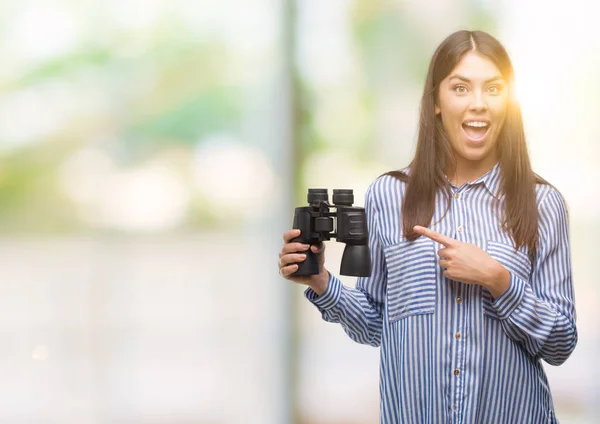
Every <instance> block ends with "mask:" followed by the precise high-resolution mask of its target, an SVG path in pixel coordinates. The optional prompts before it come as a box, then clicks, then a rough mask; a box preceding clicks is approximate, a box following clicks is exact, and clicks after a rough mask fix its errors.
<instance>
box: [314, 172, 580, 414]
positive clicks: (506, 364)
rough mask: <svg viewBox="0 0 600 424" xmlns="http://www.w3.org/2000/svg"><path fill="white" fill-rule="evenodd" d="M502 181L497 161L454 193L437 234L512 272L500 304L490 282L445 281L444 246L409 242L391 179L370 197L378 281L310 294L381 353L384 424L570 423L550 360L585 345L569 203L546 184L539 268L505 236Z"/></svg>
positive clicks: (396, 184)
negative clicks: (557, 408)
mask: <svg viewBox="0 0 600 424" xmlns="http://www.w3.org/2000/svg"><path fill="white" fill-rule="evenodd" d="M499 177H500V167H499V164H498V163H497V164H496V165H495V166H494V168H492V169H491V170H490V171H489V172H487V173H486V174H485V175H483V176H482V177H480V178H479V179H477V180H476V181H473V182H470V183H465V184H463V185H462V186H460V187H455V186H452V203H451V207H450V209H449V210H448V212H447V213H446V215H445V216H443V215H444V212H445V211H446V206H447V200H446V198H445V196H443V195H442V194H441V193H440V194H439V195H438V196H437V199H436V206H435V211H434V216H433V220H432V223H435V224H434V225H432V226H430V228H431V229H433V230H435V231H437V232H439V233H441V234H444V235H446V236H449V237H452V238H454V239H456V240H459V241H463V242H468V243H473V244H475V245H476V246H478V247H479V248H481V249H482V250H484V251H485V252H487V253H488V254H489V255H490V256H491V257H492V258H494V259H495V260H497V261H498V262H500V263H501V264H502V265H503V266H504V267H505V268H506V269H507V270H508V271H509V272H510V275H511V277H510V286H509V288H508V289H507V290H506V291H505V292H504V293H502V294H501V295H500V296H499V297H498V298H497V299H493V298H492V296H491V295H490V293H489V291H488V290H487V289H486V288H484V287H483V286H480V285H474V284H463V283H460V282H456V281H453V280H451V279H448V278H446V277H444V276H443V269H442V268H441V267H440V265H439V263H438V257H437V253H436V252H437V251H438V250H439V249H440V248H442V247H443V246H442V245H440V244H438V243H436V242H434V241H432V240H430V239H428V238H426V237H419V238H418V239H417V240H416V241H414V242H408V241H407V240H406V239H405V237H404V236H403V234H402V220H401V216H400V211H401V205H402V198H403V195H404V191H405V183H403V182H401V181H399V180H397V179H395V178H393V177H391V176H382V177H379V178H378V179H377V180H376V181H375V182H373V183H372V184H371V185H370V186H369V188H368V190H367V192H366V196H365V210H366V214H367V221H368V228H369V247H370V249H371V259H372V265H373V271H372V273H371V276H370V277H365V278H363V277H359V278H358V279H357V282H356V288H350V287H347V286H344V285H343V284H342V283H341V282H340V280H339V279H338V278H337V277H336V276H334V275H333V274H330V279H329V285H328V287H327V290H326V291H325V293H323V294H322V295H321V296H318V295H317V294H316V293H315V292H314V291H313V290H312V289H310V288H309V289H307V290H306V292H305V296H306V297H307V298H308V299H309V300H310V301H311V302H312V303H313V304H314V305H316V307H317V308H318V309H319V310H320V311H321V313H322V317H323V319H324V320H326V321H328V322H335V323H340V324H341V325H342V327H343V329H344V331H345V332H346V333H347V335H348V336H349V337H350V338H351V339H352V340H354V341H356V342H358V343H363V344H369V345H372V346H375V347H379V346H380V347H381V350H380V358H381V362H380V383H379V387H380V396H381V409H380V422H381V423H384V424H398V423H411V424H412V423H419V424H421V423H468V424H470V423H486V424H487V423H494V424H501V423H557V422H558V420H557V419H556V416H555V413H554V406H553V402H552V395H551V393H550V387H549V385H548V380H547V378H546V374H545V372H544V369H543V367H542V363H541V359H543V360H545V361H546V362H547V363H549V364H551V365H560V364H562V363H563V362H564V361H565V360H566V359H567V358H568V357H569V355H570V354H571V352H572V351H573V349H574V348H575V345H576V343H577V330H576V326H575V319H576V316H575V303H574V293H573V283H572V276H571V258H570V249H569V234H568V220H567V211H566V206H565V203H564V201H563V199H562V197H561V195H560V194H559V193H558V192H557V190H556V189H554V188H553V187H552V186H549V185H542V184H538V185H537V186H536V197H537V206H538V210H539V224H538V225H539V245H538V249H537V254H536V258H535V260H534V263H532V262H531V261H530V259H529V255H528V251H527V248H526V247H523V248H519V250H517V251H515V249H514V243H513V241H512V238H511V237H510V236H509V235H507V234H506V233H505V232H504V231H503V230H502V228H501V225H500V221H499V218H498V216H497V215H498V209H497V208H496V207H495V203H494V201H496V200H497V201H500V202H501V204H503V203H502V202H503V196H502V195H501V193H500V178H499ZM501 209H502V208H501Z"/></svg>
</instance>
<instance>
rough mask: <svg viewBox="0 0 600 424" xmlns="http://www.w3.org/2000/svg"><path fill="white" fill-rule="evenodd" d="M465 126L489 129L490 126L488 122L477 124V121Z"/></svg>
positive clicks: (467, 123)
mask: <svg viewBox="0 0 600 424" xmlns="http://www.w3.org/2000/svg"><path fill="white" fill-rule="evenodd" d="M465 125H467V126H469V127H487V126H488V124H487V122H477V121H471V122H466V123H465Z"/></svg>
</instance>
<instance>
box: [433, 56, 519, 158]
mask: <svg viewBox="0 0 600 424" xmlns="http://www.w3.org/2000/svg"><path fill="white" fill-rule="evenodd" d="M507 104H508V86H507V83H506V81H505V80H504V79H503V78H502V74H501V73H500V70H499V69H498V67H497V66H496V65H495V64H494V62H492V61H491V60H490V59H488V58H487V57H486V56H484V55H482V54H480V53H477V52H475V51H470V52H468V53H466V54H465V55H464V56H463V57H462V59H461V60H460V62H459V63H458V64H457V65H456V67H455V68H454V69H453V70H452V72H450V74H449V75H448V76H447V77H446V78H445V79H444V80H442V82H441V84H440V88H439V99H438V102H437V105H436V107H435V113H436V114H437V115H439V116H441V119H442V123H443V126H444V130H445V131H446V134H447V136H448V138H449V140H450V143H451V145H452V150H453V151H454V154H455V156H456V159H457V162H458V164H459V166H465V165H466V166H470V165H471V166H477V167H479V166H489V168H491V167H492V166H493V165H494V164H495V163H496V161H497V153H496V142H497V140H498V135H499V134H500V130H501V129H502V125H503V124H504V119H505V117H506V109H507Z"/></svg>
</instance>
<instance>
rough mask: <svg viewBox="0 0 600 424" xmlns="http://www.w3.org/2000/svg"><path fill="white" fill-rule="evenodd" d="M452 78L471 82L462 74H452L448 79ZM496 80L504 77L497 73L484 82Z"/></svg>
mask: <svg viewBox="0 0 600 424" xmlns="http://www.w3.org/2000/svg"><path fill="white" fill-rule="evenodd" d="M454 78H456V79H459V80H462V81H464V82H468V83H470V82H471V80H470V79H469V78H467V77H463V76H462V75H458V74H456V75H452V76H451V77H450V78H449V79H454ZM496 80H504V78H503V77H502V76H501V75H497V76H495V77H492V78H490V79H487V80H485V83H486V84H487V83H489V82H492V81H496Z"/></svg>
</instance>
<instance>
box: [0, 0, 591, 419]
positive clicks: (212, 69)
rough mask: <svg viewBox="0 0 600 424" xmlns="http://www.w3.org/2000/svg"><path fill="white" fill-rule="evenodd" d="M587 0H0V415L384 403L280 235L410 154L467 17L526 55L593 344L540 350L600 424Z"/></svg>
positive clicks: (187, 414) (369, 411)
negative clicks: (332, 193)
mask: <svg viewBox="0 0 600 424" xmlns="http://www.w3.org/2000/svg"><path fill="white" fill-rule="evenodd" d="M593 8H594V6H593V3H588V2H586V1H585V0H572V1H570V2H568V3H567V2H563V1H561V2H541V1H540V2H534V1H532V2H518V1H517V0H507V1H500V2H498V1H491V0H451V1H448V0H444V1H441V0H427V1H422V0H407V1H394V0H378V1H373V0H329V1H325V2H323V1H317V0H295V1H294V0H280V1H276V0H253V1H251V2H248V1H246V2H243V1H235V0H219V1H217V0H200V1H198V0H124V1H123V0H120V1H116V0H105V1H102V2H100V1H92V0H80V1H79V0H22V1H19V2H9V1H4V2H2V3H0V57H2V65H1V66H0V287H1V289H2V290H1V291H0V293H1V296H0V316H1V318H0V337H1V338H0V381H1V382H2V384H1V385H0V422H1V423H11V424H12V423H14V424H20V423H77V424H96V423H98V424H99V423H140V424H155V423H173V424H183V423H202V424H237V423H257V424H258V423H260V424H287V423H290V424H292V423H294V424H300V423H303V424H308V423H312V424H338V423H345V424H363V423H375V422H378V411H379V401H378V398H379V389H378V377H379V373H378V360H379V351H378V349H375V348H372V347H368V346H362V345H358V344H356V343H354V342H352V341H351V340H350V339H349V338H347V337H346V336H345V334H344V333H343V331H342V329H341V328H340V327H339V326H336V325H332V324H326V323H324V322H323V321H321V317H320V315H319V313H318V312H317V310H316V309H315V308H314V307H313V306H312V305H311V304H309V303H308V301H306V300H305V299H304V298H303V289H304V288H303V287H295V286H292V285H290V284H289V283H288V282H286V281H285V280H283V279H282V278H280V277H279V276H278V274H277V253H278V252H279V250H280V248H281V243H282V242H281V235H282V233H283V232H284V231H285V230H287V229H288V228H290V226H291V220H292V216H293V208H294V207H295V206H301V205H304V204H305V201H306V190H307V188H308V187H328V188H329V189H330V190H331V189H333V188H352V189H354V192H355V203H356V204H358V205H362V204H363V201H364V192H365V190H366V188H367V186H368V185H369V184H370V183H371V182H372V181H373V180H374V179H375V178H376V177H377V176H378V175H380V174H381V173H383V172H385V171H388V170H390V169H398V168H400V167H403V166H406V165H407V164H408V162H409V160H410V159H411V156H412V153H413V151H414V143H415V140H416V131H417V125H416V124H417V118H418V108H419V100H420V95H421V90H422V86H423V83H424V80H425V74H426V70H427V66H428V63H429V59H430V57H431V55H432V54H433V51H434V49H435V48H436V47H437V45H438V44H439V43H440V42H441V41H442V40H443V39H444V38H445V37H446V36H447V35H448V34H450V33H451V32H453V31H455V30H457V29H464V28H466V29H482V30H485V31H489V32H490V33H492V34H493V35H494V36H496V37H497V38H498V39H499V40H500V41H501V42H502V43H503V44H504V45H505V46H506V48H507V50H508V51H509V54H510V55H511V57H512V60H513V63H514V65H515V69H516V76H517V84H518V94H519V98H520V101H521V105H522V108H523V114H524V119H525V123H526V132H527V136H528V143H529V149H530V154H531V157H532V161H533V165H534V169H535V170H536V172H538V173H539V174H541V175H542V176H543V177H545V178H546V179H548V180H549V181H550V182H551V183H553V184H554V185H555V186H556V187H557V188H558V189H559V190H561V192H562V193H563V195H564V196H565V198H566V200H567V202H568V205H569V211H570V219H571V243H572V254H573V265H574V277H575V289H576V302H577V312H578V329H579V344H578V346H577V349H576V350H575V352H574V354H573V355H572V357H571V358H570V359H569V360H568V361H567V362H566V363H565V364H564V365H563V366H561V367H551V366H546V369H547V373H548V375H549V379H550V385H551V389H552V392H553V395H554V400H555V405H556V411H557V415H558V418H559V419H560V420H561V422H562V423H594V422H598V416H600V371H599V369H600V368H599V366H598V356H599V354H600V327H599V326H598V323H599V322H600V308H599V302H598V300H599V298H600V293H599V288H598V284H597V279H598V276H597V274H596V272H597V263H598V252H599V249H598V242H597V240H598V238H600V195H599V194H600V188H599V185H600V184H599V183H600V171H599V169H598V164H599V160H600V135H599V134H600V119H598V118H599V116H600V82H599V75H600V26H598V25H597V20H596V17H597V16H598V14H597V11H594V10H593ZM327 248H328V256H327V266H328V268H329V269H331V270H332V271H333V272H335V273H337V272H338V271H339V261H340V257H341V252H342V250H343V245H341V244H339V243H335V242H331V243H329V244H328V247H327ZM343 282H344V283H345V284H347V285H353V284H354V279H353V278H351V277H344V278H343ZM545 365H546V364H545Z"/></svg>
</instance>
